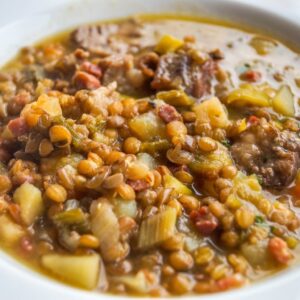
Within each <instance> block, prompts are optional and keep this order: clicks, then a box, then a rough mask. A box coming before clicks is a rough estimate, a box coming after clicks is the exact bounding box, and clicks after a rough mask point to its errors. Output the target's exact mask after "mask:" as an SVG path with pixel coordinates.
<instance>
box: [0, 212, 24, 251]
mask: <svg viewBox="0 0 300 300" xmlns="http://www.w3.org/2000/svg"><path fill="white" fill-rule="evenodd" d="M24 235H25V231H24V229H23V228H22V227H21V226H20V225H18V224H16V223H14V222H13V221H12V220H11V218H10V217H9V216H7V215H0V240H1V241H2V242H3V243H4V244H6V245H8V246H11V245H13V244H15V243H17V242H18V241H19V240H20V239H21V238H22V237H23V236H24Z"/></svg>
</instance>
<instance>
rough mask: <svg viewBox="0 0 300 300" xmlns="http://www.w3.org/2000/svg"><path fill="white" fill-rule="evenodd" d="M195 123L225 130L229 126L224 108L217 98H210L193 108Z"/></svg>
mask: <svg viewBox="0 0 300 300" xmlns="http://www.w3.org/2000/svg"><path fill="white" fill-rule="evenodd" d="M193 111H194V112H195V113H196V115H197V123H209V124H210V125H211V126H212V127H214V128H226V127H227V126H228V125H229V120H228V114H227V111H226V108H225V106H224V105H223V104H222V103H221V102H220V100H219V99H218V98H211V99H209V100H206V101H204V102H202V103H200V104H196V105H194V107H193Z"/></svg>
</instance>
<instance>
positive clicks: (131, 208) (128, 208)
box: [113, 198, 137, 218]
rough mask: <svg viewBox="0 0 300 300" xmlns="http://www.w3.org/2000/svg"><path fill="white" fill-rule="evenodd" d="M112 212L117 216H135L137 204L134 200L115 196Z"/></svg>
mask: <svg viewBox="0 0 300 300" xmlns="http://www.w3.org/2000/svg"><path fill="white" fill-rule="evenodd" d="M113 204H114V212H115V213H116V215H117V217H119V218H120V217H125V216H126V217H131V218H135V217H136V214H137V205H136V201H135V200H129V201H128V200H124V199H121V198H116V199H115V200H114V201H113Z"/></svg>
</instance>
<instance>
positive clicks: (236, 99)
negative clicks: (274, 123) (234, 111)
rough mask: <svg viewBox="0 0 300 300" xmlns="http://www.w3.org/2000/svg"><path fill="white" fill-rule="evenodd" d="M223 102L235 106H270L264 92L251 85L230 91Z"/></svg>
mask: <svg viewBox="0 0 300 300" xmlns="http://www.w3.org/2000/svg"><path fill="white" fill-rule="evenodd" d="M225 102H226V103H227V104H232V105H235V106H245V105H249V106H260V107H267V106H270V104H271V103H270V99H269V96H268V95H267V94H266V93H265V92H264V91H261V90H259V89H258V88H256V87H254V86H251V85H245V86H244V87H241V88H238V89H236V90H234V91H232V92H231V93H230V94H229V95H228V96H227V98H226V101H225Z"/></svg>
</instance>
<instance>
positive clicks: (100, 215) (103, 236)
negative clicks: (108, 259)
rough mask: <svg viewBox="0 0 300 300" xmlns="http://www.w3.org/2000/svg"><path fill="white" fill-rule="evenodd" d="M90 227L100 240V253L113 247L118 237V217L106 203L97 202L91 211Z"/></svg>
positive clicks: (117, 241)
mask: <svg viewBox="0 0 300 300" xmlns="http://www.w3.org/2000/svg"><path fill="white" fill-rule="evenodd" d="M91 229H92V232H93V234H94V235H95V236H96V237H97V238H98V239H99V241H100V249H101V253H103V255H104V256H103V258H104V259H105V253H106V252H108V251H109V249H111V248H113V247H115V246H116V245H117V244H118V243H119V239H120V227H119V222H118V218H117V216H116V215H115V213H114V212H113V210H112V206H111V205H110V204H108V203H98V204H97V205H96V207H95V208H94V209H93V211H92V213H91Z"/></svg>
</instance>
